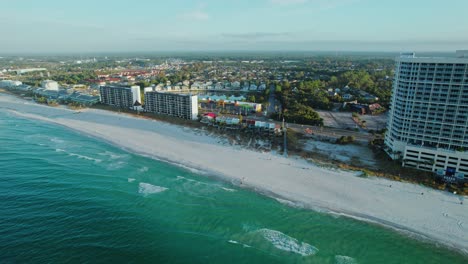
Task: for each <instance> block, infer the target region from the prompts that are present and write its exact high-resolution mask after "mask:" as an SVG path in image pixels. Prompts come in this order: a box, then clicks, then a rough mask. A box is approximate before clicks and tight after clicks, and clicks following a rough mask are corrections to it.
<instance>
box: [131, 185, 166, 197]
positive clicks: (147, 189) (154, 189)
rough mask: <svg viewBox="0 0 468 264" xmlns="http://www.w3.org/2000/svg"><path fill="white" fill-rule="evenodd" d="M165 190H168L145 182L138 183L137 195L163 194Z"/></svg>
mask: <svg viewBox="0 0 468 264" xmlns="http://www.w3.org/2000/svg"><path fill="white" fill-rule="evenodd" d="M166 190H168V188H166V187H161V186H157V185H152V184H149V183H145V182H140V185H139V186H138V193H140V194H143V195H145V196H147V195H150V194H155V193H160V192H164V191H166Z"/></svg>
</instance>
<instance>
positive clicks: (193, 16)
mask: <svg viewBox="0 0 468 264" xmlns="http://www.w3.org/2000/svg"><path fill="white" fill-rule="evenodd" d="M179 17H180V18H182V19H186V20H194V21H206V20H209V19H210V15H208V13H206V12H203V11H201V10H193V11H190V12H187V13H183V14H180V15H179Z"/></svg>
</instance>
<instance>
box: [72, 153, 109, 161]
mask: <svg viewBox="0 0 468 264" xmlns="http://www.w3.org/2000/svg"><path fill="white" fill-rule="evenodd" d="M68 155H69V156H72V157H77V158H79V159H85V160H90V161H94V162H96V163H100V162H102V160H100V159H95V158H92V157H88V156H84V155H80V154H76V153H68Z"/></svg>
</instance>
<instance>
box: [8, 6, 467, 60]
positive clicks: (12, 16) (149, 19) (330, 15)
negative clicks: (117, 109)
mask: <svg viewBox="0 0 468 264" xmlns="http://www.w3.org/2000/svg"><path fill="white" fill-rule="evenodd" d="M0 5H1V6H2V14H0V24H1V25H2V26H1V27H0V36H2V40H1V41H0V54H8V53H22V52H24V53H41V52H44V53H50V52H58V53H62V52H158V51H226V50H239V51H243V50H249V51H273V50H291V51H294V50H297V51H453V50H456V49H466V48H467V46H468V28H467V27H466V25H468V16H466V15H465V14H464V13H465V11H466V10H468V2H467V1H464V0H450V1H438V0H426V1H420V0H415V1H403V0H393V1H385V2H384V1H372V0H255V1H253V0H250V1H249V0H238V1H214V0H205V1H190V0H174V1H164V2H161V1H121V0H114V1H90V0H82V1H79V2H78V1H72V2H70V1H59V0H43V1H32V0H30V1H28V0H24V1H7V0H0Z"/></svg>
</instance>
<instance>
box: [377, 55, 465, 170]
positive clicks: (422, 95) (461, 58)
mask: <svg viewBox="0 0 468 264" xmlns="http://www.w3.org/2000/svg"><path fill="white" fill-rule="evenodd" d="M456 54H457V56H454V57H447V58H435V57H430V58H422V57H416V56H415V54H414V53H408V54H402V55H401V56H400V57H398V58H397V59H396V67H395V81H394V84H393V95H392V101H391V110H390V119H389V122H388V131H387V134H386V137H385V149H386V152H387V153H388V154H389V155H390V157H391V158H393V159H401V160H402V163H403V166H406V167H413V168H417V169H421V170H427V171H434V172H436V173H437V174H439V175H444V176H449V177H459V178H463V177H465V175H467V176H468V123H467V121H468V51H457V53H456Z"/></svg>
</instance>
